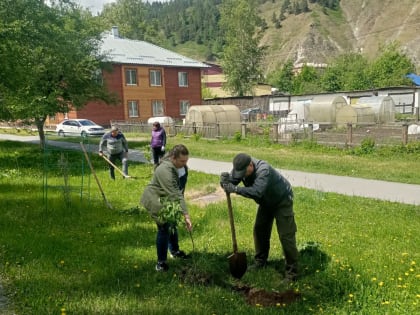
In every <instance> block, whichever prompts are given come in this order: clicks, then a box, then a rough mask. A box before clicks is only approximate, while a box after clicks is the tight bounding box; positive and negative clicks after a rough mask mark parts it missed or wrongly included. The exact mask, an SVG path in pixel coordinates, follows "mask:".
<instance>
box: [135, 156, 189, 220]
mask: <svg viewBox="0 0 420 315" xmlns="http://www.w3.org/2000/svg"><path fill="white" fill-rule="evenodd" d="M166 198H167V199H168V200H170V201H179V202H180V204H181V208H182V212H183V213H184V214H188V210H187V205H186V203H185V200H184V195H183V194H182V192H181V190H180V189H179V176H178V170H177V168H176V167H175V165H174V164H173V163H172V162H171V161H169V160H164V161H162V162H161V163H160V164H159V166H158V167H156V169H155V172H154V174H153V178H152V181H151V182H150V183H149V184H148V185H147V186H146V188H145V190H144V192H143V195H142V196H141V199H140V203H141V204H142V205H143V207H145V208H146V209H147V211H149V213H150V214H151V216H152V217H153V218H154V219H156V218H157V214H158V212H159V210H160V209H162V207H163V205H162V201H163V200H164V199H166Z"/></svg>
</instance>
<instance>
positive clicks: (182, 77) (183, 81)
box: [178, 72, 188, 87]
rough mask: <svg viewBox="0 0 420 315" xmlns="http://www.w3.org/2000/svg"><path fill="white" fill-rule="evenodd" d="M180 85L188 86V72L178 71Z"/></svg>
mask: <svg viewBox="0 0 420 315" xmlns="http://www.w3.org/2000/svg"><path fill="white" fill-rule="evenodd" d="M178 85H179V86H180V87H188V73H187V72H178Z"/></svg>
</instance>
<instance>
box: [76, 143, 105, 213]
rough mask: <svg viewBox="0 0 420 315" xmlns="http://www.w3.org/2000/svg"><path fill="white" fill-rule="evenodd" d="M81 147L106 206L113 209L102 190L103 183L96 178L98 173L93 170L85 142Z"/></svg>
mask: <svg viewBox="0 0 420 315" xmlns="http://www.w3.org/2000/svg"><path fill="white" fill-rule="evenodd" d="M80 146H81V147H82V150H83V153H84V154H85V158H86V161H87V162H88V164H89V167H90V170H91V171H92V174H93V177H95V180H96V183H97V184H98V187H99V190H100V191H101V194H102V198H104V201H105V203H106V205H107V206H108V208H109V209H112V205H111V204H110V203H109V202H108V200H107V199H106V197H105V194H104V190H103V189H102V186H101V183H100V182H99V179H98V176H96V172H95V170H94V169H93V165H92V163H91V162H90V159H89V155H88V153H87V151H86V148H85V146H84V145H83V142H80Z"/></svg>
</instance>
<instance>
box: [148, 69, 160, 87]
mask: <svg viewBox="0 0 420 315" xmlns="http://www.w3.org/2000/svg"><path fill="white" fill-rule="evenodd" d="M149 77H150V86H162V74H161V72H160V70H150V72H149Z"/></svg>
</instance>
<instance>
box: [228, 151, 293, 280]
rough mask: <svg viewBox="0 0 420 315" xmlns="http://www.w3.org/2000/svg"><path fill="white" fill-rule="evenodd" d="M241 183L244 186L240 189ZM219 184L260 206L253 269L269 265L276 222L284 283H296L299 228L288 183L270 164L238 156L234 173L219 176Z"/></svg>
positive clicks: (255, 227) (256, 221)
mask: <svg viewBox="0 0 420 315" xmlns="http://www.w3.org/2000/svg"><path fill="white" fill-rule="evenodd" d="M240 182H242V183H243V184H244V187H239V186H237V185H238V184H239V183H240ZM220 184H221V186H222V187H223V189H224V191H225V192H226V193H228V194H231V193H236V194H238V195H241V196H243V197H246V198H251V199H253V200H254V201H255V202H256V203H257V204H258V209H257V216H256V219H255V224H254V244H255V265H253V266H251V269H259V268H263V267H265V266H266V265H267V259H268V254H269V251H270V237H271V229H272V227H273V222H274V219H275V220H276V226H277V233H278V235H279V238H280V243H281V245H282V248H283V252H284V257H285V262H286V266H285V275H284V281H285V282H286V283H288V282H290V281H295V280H296V278H297V272H298V270H297V267H298V250H297V246H296V231H297V228H296V223H295V219H294V213H293V191H292V187H291V185H290V183H289V181H288V180H287V179H286V178H284V177H283V176H282V175H281V174H280V173H279V172H277V171H276V170H275V169H274V168H273V167H272V166H270V165H269V164H268V163H267V162H265V161H262V160H257V159H255V158H252V157H251V156H249V155H248V154H245V153H239V154H238V155H236V156H235V158H234V159H233V169H232V172H231V174H229V173H222V175H221V176H220Z"/></svg>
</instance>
